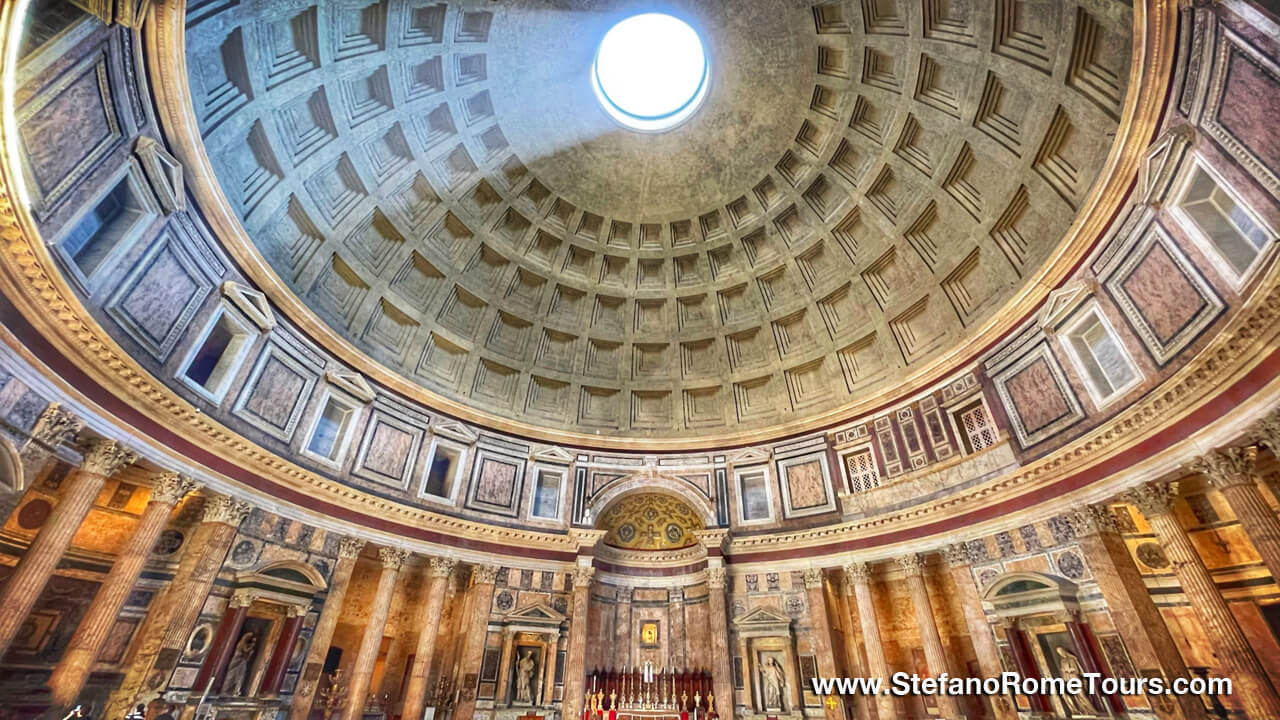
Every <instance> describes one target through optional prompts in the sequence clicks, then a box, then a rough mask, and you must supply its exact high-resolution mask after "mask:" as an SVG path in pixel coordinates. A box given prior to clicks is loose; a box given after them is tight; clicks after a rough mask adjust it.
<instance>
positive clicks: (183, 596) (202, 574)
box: [103, 495, 249, 717]
mask: <svg viewBox="0 0 1280 720" xmlns="http://www.w3.org/2000/svg"><path fill="white" fill-rule="evenodd" d="M248 514H249V504H248V503H245V502H241V501H238V500H232V499H231V498H228V497H226V496H223V495H220V496H217V497H214V498H210V499H209V500H207V501H206V502H205V506H204V517H203V519H202V521H201V523H200V525H199V526H197V527H196V529H195V531H194V532H193V533H192V534H191V538H190V539H189V540H187V549H186V550H184V551H183V553H182V560H180V561H179V562H178V570H177V572H175V573H174V575H173V579H172V580H170V581H169V584H168V585H167V586H166V587H165V589H164V592H163V593H161V595H160V596H159V597H158V598H156V599H155V600H154V601H153V602H152V605H151V609H150V611H149V612H148V613H147V617H146V619H145V620H144V621H143V625H142V628H141V629H140V630H139V631H138V635H137V639H136V640H135V641H134V643H133V648H134V649H133V651H132V653H131V655H130V657H129V658H127V659H126V661H125V667H126V668H127V669H126V671H125V676H124V680H123V681H122V682H121V684H120V688H119V689H118V690H116V692H114V693H112V695H111V699H110V701H109V703H108V705H107V708H106V710H105V711H104V712H103V716H104V717H120V716H123V715H124V714H125V713H126V712H128V711H129V709H130V708H131V707H132V705H133V703H135V702H140V701H145V700H149V699H151V698H153V697H155V696H156V695H158V694H159V692H160V690H161V689H163V686H164V684H165V682H166V681H167V680H168V676H169V673H170V672H172V670H173V668H174V666H175V665H176V664H177V660H178V657H180V656H181V654H182V648H184V647H185V646H186V644H187V638H188V637H189V636H190V635H191V630H192V628H194V627H195V623H196V620H198V619H199V617H200V610H201V609H202V608H203V607H204V601H205V598H206V597H207V596H208V595H209V588H210V587H211V586H212V585H213V580H214V578H215V577H217V575H218V570H219V569H221V567H222V561H223V560H224V559H225V558H226V556H227V550H229V549H230V548H231V541H232V540H234V539H235V536H236V528H237V527H239V525H240V522H241V521H242V520H244V518H245V516H246V515H248ZM166 651H167V652H166ZM162 656H163V657H162ZM162 659H163V660H164V662H163V663H161V662H159V661H160V660H162Z"/></svg>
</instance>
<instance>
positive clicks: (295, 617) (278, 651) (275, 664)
mask: <svg viewBox="0 0 1280 720" xmlns="http://www.w3.org/2000/svg"><path fill="white" fill-rule="evenodd" d="M308 610H310V608H309V607H308V606H306V605H290V606H289V607H288V608H287V609H286V610H285V618H284V624H283V625H282V626H281V628H280V635H279V636H278V637H276V644H275V647H274V648H272V650H271V659H270V660H269V661H268V662H267V669H266V671H265V672H264V673H263V674H262V686H261V689H260V690H259V691H258V692H259V693H260V694H262V695H263V696H264V697H277V696H279V695H280V686H281V685H283V684H284V674H285V672H287V671H288V669H289V658H290V657H292V655H293V645H294V643H296V642H298V635H299V634H301V632H302V619H303V618H305V617H306V616H307V611H308Z"/></svg>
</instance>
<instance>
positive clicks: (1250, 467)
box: [1191, 445, 1258, 490]
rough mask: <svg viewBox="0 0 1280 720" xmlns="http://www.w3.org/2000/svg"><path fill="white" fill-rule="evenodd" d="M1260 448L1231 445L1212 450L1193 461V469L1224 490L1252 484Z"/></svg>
mask: <svg viewBox="0 0 1280 720" xmlns="http://www.w3.org/2000/svg"><path fill="white" fill-rule="evenodd" d="M1257 460H1258V448H1257V447H1255V446H1253V445H1248V446H1246V447H1229V448H1221V449H1218V450H1211V451H1209V452H1207V453H1205V454H1204V455H1201V456H1200V457H1198V458H1196V459H1195V460H1193V461H1192V462H1191V470H1192V471H1193V472H1197V473H1199V474H1201V475H1203V476H1204V477H1205V479H1207V480H1208V481H1209V482H1210V483H1211V484H1212V485H1213V486H1214V487H1215V488H1218V489H1219V490H1222V489H1224V488H1229V487H1232V486H1234V485H1251V484H1253V482H1254V477H1255V472H1254V468H1255V467H1256V466H1257Z"/></svg>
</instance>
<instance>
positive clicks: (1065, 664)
mask: <svg viewBox="0 0 1280 720" xmlns="http://www.w3.org/2000/svg"><path fill="white" fill-rule="evenodd" d="M1055 649H1056V650H1057V653H1058V670H1059V672H1060V673H1061V674H1062V679H1063V680H1066V681H1067V682H1071V680H1072V679H1077V680H1079V681H1080V683H1081V687H1088V683H1087V681H1086V680H1085V677H1084V669H1083V668H1082V667H1081V666H1080V659H1079V658H1077V657H1076V656H1075V653H1073V652H1071V651H1070V650H1068V649H1066V648H1064V647H1062V646H1061V645H1059V646H1058V647H1057V648H1055ZM1063 700H1064V701H1065V702H1066V704H1067V709H1068V710H1070V711H1071V714H1072V715H1094V714H1096V713H1097V710H1095V709H1094V707H1093V703H1092V702H1090V700H1089V696H1088V695H1086V694H1085V693H1084V691H1083V690H1081V691H1080V692H1077V693H1072V692H1071V691H1069V690H1068V691H1067V692H1066V693H1064V694H1063Z"/></svg>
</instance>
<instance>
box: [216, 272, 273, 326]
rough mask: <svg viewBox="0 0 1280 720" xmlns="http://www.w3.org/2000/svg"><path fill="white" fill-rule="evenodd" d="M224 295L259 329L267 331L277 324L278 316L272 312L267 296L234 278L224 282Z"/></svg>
mask: <svg viewBox="0 0 1280 720" xmlns="http://www.w3.org/2000/svg"><path fill="white" fill-rule="evenodd" d="M222 295H223V297H225V298H227V299H228V300H230V301H231V304H232V305H235V306H236V308H237V309H239V310H240V312H242V313H244V315H245V317H247V318H249V320H251V321H252V322H253V324H254V325H257V326H258V329H259V330H262V331H264V332H265V331H267V330H270V329H271V328H273V327H275V326H276V316H275V315H273V314H272V313H271V305H270V303H268V302H267V296H266V295H263V294H262V293H260V292H258V291H257V290H252V289H250V288H248V287H246V286H244V285H241V284H240V283H238V282H235V281H234V280H228V281H226V282H224V283H222Z"/></svg>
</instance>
